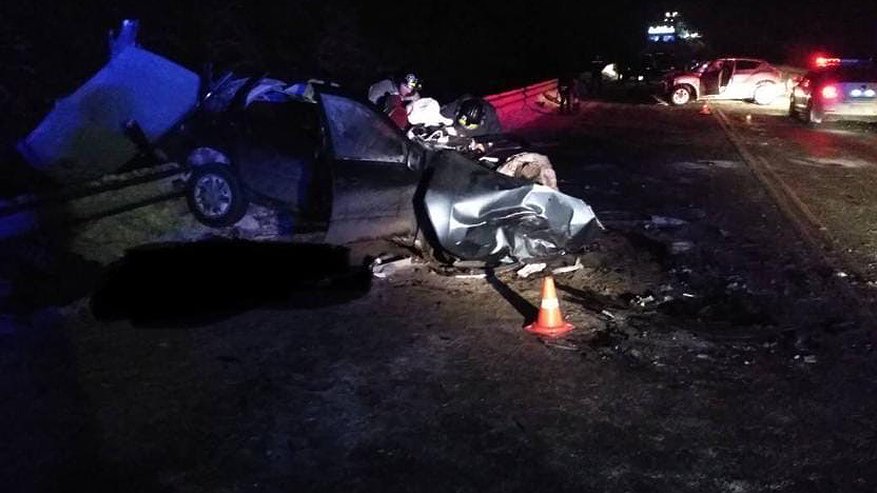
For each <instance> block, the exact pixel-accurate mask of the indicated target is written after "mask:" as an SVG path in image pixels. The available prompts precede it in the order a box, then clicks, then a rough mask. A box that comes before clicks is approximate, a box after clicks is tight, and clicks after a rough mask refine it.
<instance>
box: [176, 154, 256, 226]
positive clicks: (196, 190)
mask: <svg viewBox="0 0 877 493" xmlns="http://www.w3.org/2000/svg"><path fill="white" fill-rule="evenodd" d="M186 202H187V203H188V205H189V210H190V211H192V214H193V215H194V216H195V218H196V219H197V220H198V222H200V223H202V224H204V225H206V226H210V227H211V228H223V227H226V226H231V225H233V224H235V223H237V222H238V221H240V220H241V219H242V218H243V217H244V214H246V213H247V208H248V206H249V204H248V201H247V199H246V197H245V196H244V193H243V189H242V188H241V185H240V182H239V181H238V179H237V177H236V176H235V175H234V173H232V170H231V169H230V168H229V166H228V165H226V164H205V165H201V166H198V167H197V168H195V170H194V171H193V172H192V177H191V178H190V179H189V186H188V187H187V189H186Z"/></svg>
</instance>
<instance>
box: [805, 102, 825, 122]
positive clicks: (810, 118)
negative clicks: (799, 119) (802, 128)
mask: <svg viewBox="0 0 877 493" xmlns="http://www.w3.org/2000/svg"><path fill="white" fill-rule="evenodd" d="M822 119H823V117H822V111H820V110H819V109H818V108H814V107H813V103H812V102H811V103H810V104H808V105H807V109H806V110H804V123H809V124H810V125H819V124H820V123H822Z"/></svg>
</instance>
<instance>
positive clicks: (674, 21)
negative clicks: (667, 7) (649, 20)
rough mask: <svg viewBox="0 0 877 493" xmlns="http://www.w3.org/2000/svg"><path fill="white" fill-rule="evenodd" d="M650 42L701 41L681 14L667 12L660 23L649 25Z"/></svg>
mask: <svg viewBox="0 0 877 493" xmlns="http://www.w3.org/2000/svg"><path fill="white" fill-rule="evenodd" d="M647 36H648V40H649V41H650V42H652V43H676V42H680V41H682V42H690V41H695V40H700V39H701V35H700V33H699V32H698V31H696V30H694V29H692V28H691V26H689V25H688V24H687V23H686V22H685V21H684V20H683V19H682V17H681V16H680V15H679V12H676V11H673V12H665V13H664V18H663V19H662V20H661V21H660V22H655V23H653V24H651V25H649V28H648V31H647Z"/></svg>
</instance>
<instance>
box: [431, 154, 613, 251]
mask: <svg viewBox="0 0 877 493" xmlns="http://www.w3.org/2000/svg"><path fill="white" fill-rule="evenodd" d="M427 180H428V181H427V183H425V193H424V204H423V205H424V208H425V213H426V216H427V217H428V218H429V222H430V225H431V226H432V228H433V233H434V234H435V237H436V239H437V241H438V243H439V244H440V245H441V247H442V248H443V249H444V250H445V251H447V252H448V253H450V254H451V255H453V256H455V257H457V258H460V259H467V260H483V261H488V262H501V261H508V260H520V261H529V260H532V259H543V258H548V257H554V256H558V255H562V254H565V253H568V252H572V251H575V250H577V249H579V248H580V247H581V246H582V245H583V244H584V242H585V241H586V240H587V239H588V237H589V233H590V232H591V231H593V230H594V229H595V228H597V227H598V224H599V223H598V222H597V220H596V216H595V215H594V212H593V211H592V210H591V208H590V207H589V206H588V205H587V204H585V203H584V202H583V201H581V200H579V199H576V198H574V197H570V196H569V195H565V194H562V193H560V192H558V191H556V190H552V189H550V188H548V187H545V186H543V185H538V184H533V183H528V182H526V181H524V180H520V179H515V178H511V177H508V176H504V175H500V174H498V173H496V172H494V171H491V170H489V169H486V168H483V167H481V166H479V165H478V164H476V163H474V162H472V161H470V160H468V159H466V158H465V157H463V156H461V155H460V154H457V153H454V152H443V153H440V154H438V155H437V156H436V158H435V160H434V161H433V165H432V167H431V170H430V173H429V176H428V177H427Z"/></svg>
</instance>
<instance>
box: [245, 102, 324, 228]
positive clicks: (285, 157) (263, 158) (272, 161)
mask: <svg viewBox="0 0 877 493" xmlns="http://www.w3.org/2000/svg"><path fill="white" fill-rule="evenodd" d="M238 128H239V132H240V134H241V135H240V137H241V138H240V139H239V140H238V142H237V144H238V145H236V146H235V153H234V154H235V156H234V157H235V163H236V165H237V168H238V176H239V177H240V179H241V182H242V183H243V184H244V185H245V186H246V187H247V189H248V190H249V191H250V192H251V193H252V194H255V195H256V196H257V197H255V198H256V199H257V200H259V199H262V200H269V201H273V202H279V203H281V204H283V205H284V206H285V207H288V208H291V209H292V211H293V212H294V213H296V215H298V214H300V213H302V212H304V211H306V210H307V209H309V208H311V206H313V205H315V204H311V203H309V202H310V199H311V193H310V192H311V190H310V187H311V182H312V176H313V171H314V166H315V165H316V162H317V158H318V154H319V148H320V138H319V117H318V115H317V113H316V105H314V104H311V103H305V102H298V101H256V102H253V103H251V104H250V105H248V106H247V107H246V108H245V109H244V110H243V112H242V115H241V120H240V124H239V125H238Z"/></svg>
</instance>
